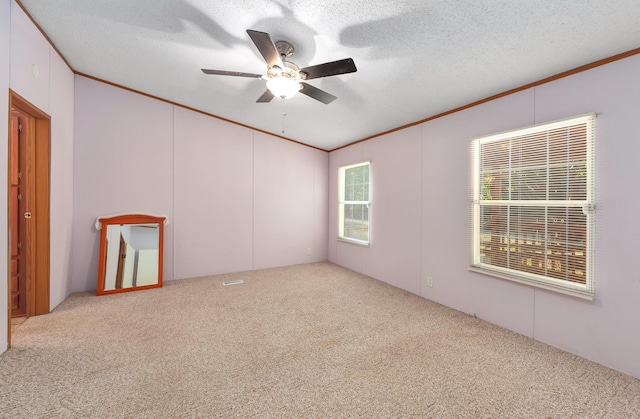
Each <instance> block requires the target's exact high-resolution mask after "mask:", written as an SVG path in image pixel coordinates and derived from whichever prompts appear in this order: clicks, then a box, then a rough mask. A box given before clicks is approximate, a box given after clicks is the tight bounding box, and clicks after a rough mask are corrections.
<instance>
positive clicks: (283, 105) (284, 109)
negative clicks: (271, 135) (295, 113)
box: [282, 99, 287, 134]
mask: <svg viewBox="0 0 640 419" xmlns="http://www.w3.org/2000/svg"><path fill="white" fill-rule="evenodd" d="M286 111H287V110H286V107H285V100H284V99H282V133H283V134H284V117H285V116H287V112H286Z"/></svg>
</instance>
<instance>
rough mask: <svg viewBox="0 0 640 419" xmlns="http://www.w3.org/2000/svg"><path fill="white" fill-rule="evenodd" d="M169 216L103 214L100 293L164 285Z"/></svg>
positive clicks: (99, 274)
mask: <svg viewBox="0 0 640 419" xmlns="http://www.w3.org/2000/svg"><path fill="white" fill-rule="evenodd" d="M165 221H166V218H165V217H156V216H152V215H145V214H125V215H118V216H113V217H99V218H98V220H97V221H96V228H97V229H98V230H100V259H99V264H98V288H97V292H96V293H97V294H98V295H105V294H116V293H121V292H129V291H137V290H143V289H149V288H160V287H162V249H163V237H164V223H165Z"/></svg>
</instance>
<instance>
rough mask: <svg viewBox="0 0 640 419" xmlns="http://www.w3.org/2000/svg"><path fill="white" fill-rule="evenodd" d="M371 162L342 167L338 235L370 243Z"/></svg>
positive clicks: (339, 179) (339, 187)
mask: <svg viewBox="0 0 640 419" xmlns="http://www.w3.org/2000/svg"><path fill="white" fill-rule="evenodd" d="M369 166H370V164H369V162H366V163H359V164H354V165H352V166H344V167H341V168H340V169H338V170H339V173H338V182H339V183H338V193H339V198H338V200H339V206H340V209H339V216H338V218H339V220H338V224H339V232H338V237H339V238H340V239H343V240H348V241H352V242H356V243H361V244H368V243H369V206H370V204H371V201H370V199H371V197H370V192H369Z"/></svg>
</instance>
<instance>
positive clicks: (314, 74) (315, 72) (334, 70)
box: [300, 58, 358, 80]
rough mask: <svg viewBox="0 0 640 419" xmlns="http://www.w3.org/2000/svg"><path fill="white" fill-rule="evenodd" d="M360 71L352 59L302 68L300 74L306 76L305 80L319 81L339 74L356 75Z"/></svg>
mask: <svg viewBox="0 0 640 419" xmlns="http://www.w3.org/2000/svg"><path fill="white" fill-rule="evenodd" d="M356 71H358V69H357V68H356V63H354V62H353V59H351V58H345V59H343V60H338V61H332V62H330V63H324V64H318V65H312V66H309V67H305V68H301V69H300V73H304V74H305V75H306V77H305V80H311V79H317V78H320V77H327V76H337V75H339V74H347V73H354V72H356Z"/></svg>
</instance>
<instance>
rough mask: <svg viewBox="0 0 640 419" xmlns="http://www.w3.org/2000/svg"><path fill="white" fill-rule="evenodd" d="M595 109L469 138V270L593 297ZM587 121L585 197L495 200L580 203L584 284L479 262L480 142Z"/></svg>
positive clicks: (575, 204) (547, 204)
mask: <svg viewBox="0 0 640 419" xmlns="http://www.w3.org/2000/svg"><path fill="white" fill-rule="evenodd" d="M595 117H596V114H595V113H589V114H585V115H580V116H576V117H572V118H566V119H562V120H557V121H552V122H547V123H542V124H537V125H533V126H529V127H526V128H522V129H515V130H510V131H505V132H502V133H498V134H493V135H487V136H482V137H476V138H472V139H471V140H470V141H469V143H470V158H471V162H470V163H471V164H470V166H469V167H470V175H471V176H470V191H469V194H470V211H469V217H470V220H469V229H470V234H469V240H470V246H469V266H468V270H469V271H473V272H478V273H482V274H486V275H490V276H494V277H498V278H502V279H507V280H511V281H514V282H518V283H522V284H526V285H530V286H534V287H536V288H542V289H547V290H552V291H556V292H559V293H562V294H568V295H571V296H575V297H579V298H583V299H587V300H593V298H594V294H595V287H594V282H595V241H596V240H595V224H596V214H595V211H594V210H595ZM582 123H584V124H586V129H587V132H586V145H585V146H586V162H585V163H586V197H585V199H584V200H581V201H559V200H551V199H547V200H539V201H529V202H527V201H518V200H513V201H512V200H504V201H497V202H498V205H499V204H500V202H502V204H503V205H508V204H507V203H508V202H514V204H512V205H513V206H518V205H519V204H522V203H525V202H526V204H525V205H527V204H528V205H532V204H542V205H545V206H553V205H561V206H564V207H565V208H571V207H573V208H576V207H581V208H582V211H583V214H585V215H586V217H587V218H586V249H585V252H586V255H585V257H586V267H585V284H580V283H575V282H571V281H568V280H563V279H556V278H553V277H547V276H543V275H538V274H535V273H530V272H525V271H520V270H517V269H509V268H503V267H500V266H494V265H490V264H488V263H482V262H481V261H480V227H479V223H480V208H481V206H482V205H481V204H480V199H479V198H480V183H481V182H480V146H481V144H486V143H489V142H494V141H499V140H504V139H507V138H514V137H520V136H525V135H530V134H535V133H540V132H545V131H551V130H554V129H558V128H563V127H568V126H573V125H578V124H582Z"/></svg>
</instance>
